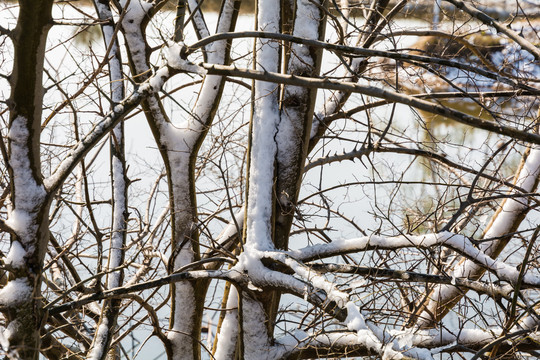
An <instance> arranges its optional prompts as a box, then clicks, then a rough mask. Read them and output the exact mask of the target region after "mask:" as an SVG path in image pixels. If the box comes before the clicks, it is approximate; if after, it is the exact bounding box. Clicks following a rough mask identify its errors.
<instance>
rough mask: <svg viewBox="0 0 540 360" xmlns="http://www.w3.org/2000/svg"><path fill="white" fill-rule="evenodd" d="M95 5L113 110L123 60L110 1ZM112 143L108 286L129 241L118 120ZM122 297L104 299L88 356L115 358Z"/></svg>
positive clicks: (116, 283)
mask: <svg viewBox="0 0 540 360" xmlns="http://www.w3.org/2000/svg"><path fill="white" fill-rule="evenodd" d="M94 5H95V8H96V12H97V14H98V17H99V18H100V20H102V21H104V24H103V25H102V27H101V28H102V31H103V38H104V42H105V47H106V48H109V47H110V48H111V51H110V54H109V57H110V59H109V61H108V66H109V79H110V84H111V85H110V86H111V109H114V107H115V106H116V105H117V104H119V103H120V102H121V101H122V100H123V99H124V96H125V95H124V86H123V75H122V74H123V72H122V59H121V53H120V48H119V44H118V40H117V38H116V37H115V36H114V29H115V26H114V23H110V22H108V21H109V20H110V21H112V19H113V14H112V11H111V9H110V6H109V2H108V1H103V0H95V1H94ZM110 143H111V147H110V149H111V176H112V183H111V186H112V202H113V209H112V226H111V235H110V249H109V256H108V264H107V268H106V270H107V271H108V274H107V289H113V288H117V287H120V286H121V285H122V282H123V277H124V276H123V275H124V274H123V270H122V269H120V266H121V265H122V264H123V262H124V248H125V240H126V230H127V220H128V202H127V199H128V197H127V195H128V189H127V183H128V182H127V174H126V161H125V154H124V125H123V122H121V123H119V124H118V125H116V126H115V128H114V129H113V131H112V133H111V135H110ZM121 303H122V301H121V299H111V300H105V301H104V303H103V305H102V311H101V316H100V319H99V321H98V327H97V331H96V333H95V335H94V340H93V343H92V347H91V349H90V350H89V355H88V358H89V359H95V360H103V359H106V358H107V357H108V356H109V357H110V358H112V359H114V358H116V355H115V352H116V348H113V349H109V347H110V344H111V341H112V337H113V334H114V332H115V330H116V322H117V318H118V315H119V312H120V306H121Z"/></svg>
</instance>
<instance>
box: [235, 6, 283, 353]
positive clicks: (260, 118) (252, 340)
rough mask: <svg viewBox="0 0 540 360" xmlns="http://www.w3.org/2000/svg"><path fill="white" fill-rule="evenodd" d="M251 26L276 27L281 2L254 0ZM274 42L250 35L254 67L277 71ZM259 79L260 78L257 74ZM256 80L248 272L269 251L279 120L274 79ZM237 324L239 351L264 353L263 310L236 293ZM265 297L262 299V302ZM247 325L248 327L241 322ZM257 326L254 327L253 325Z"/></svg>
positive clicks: (244, 265)
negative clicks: (239, 315)
mask: <svg viewBox="0 0 540 360" xmlns="http://www.w3.org/2000/svg"><path fill="white" fill-rule="evenodd" d="M256 6H257V18H256V25H255V26H256V28H257V30H260V31H269V32H274V33H279V32H281V25H280V21H281V18H280V16H281V2H280V1H279V0H258V1H257V3H256ZM280 53H281V46H280V44H279V42H276V41H273V40H266V39H260V38H258V39H256V40H255V43H254V66H255V69H256V70H258V71H271V72H279V71H280V66H279V64H280V57H281V56H280V55H281V54H280ZM262 80H264V79H262ZM262 80H257V81H254V82H253V95H252V109H251V122H250V138H249V149H248V174H247V178H248V187H247V204H246V220H245V245H244V251H243V252H242V254H240V256H239V257H238V260H239V262H238V264H237V265H236V267H237V268H239V269H240V270H241V271H245V272H247V273H249V274H254V275H256V274H262V273H263V272H264V266H263V264H262V263H261V258H260V256H259V255H260V252H261V251H264V250H273V249H274V244H273V240H272V222H273V212H274V209H273V203H274V198H273V197H274V174H275V170H276V165H275V160H276V153H277V144H276V139H275V137H276V134H277V131H278V125H279V120H280V117H279V93H280V87H279V85H277V84H274V83H271V82H266V81H262ZM240 301H241V303H242V307H241V312H242V320H243V324H245V326H243V328H242V332H241V334H240V337H241V345H243V346H241V347H243V348H242V349H241V352H242V354H241V356H243V357H244V358H246V359H254V358H257V357H258V356H260V354H264V353H267V352H268V351H267V350H268V348H269V346H270V334H269V332H268V328H267V326H266V324H267V321H268V319H267V317H266V314H265V309H264V307H263V305H262V303H261V301H260V300H256V299H254V298H252V297H249V295H245V294H242V295H241V300H240ZM265 302H266V301H265ZM248 326H253V328H252V329H247V328H246V327H248ZM255 329H256V330H258V331H256V332H254V330H255Z"/></svg>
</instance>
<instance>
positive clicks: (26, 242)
mask: <svg viewBox="0 0 540 360" xmlns="http://www.w3.org/2000/svg"><path fill="white" fill-rule="evenodd" d="M19 6H20V11H19V18H18V21H17V26H16V28H15V30H14V33H13V40H14V41H13V42H14V50H15V53H14V66H13V71H12V73H11V77H10V84H11V97H10V99H11V101H10V103H9V112H10V117H9V129H8V135H7V138H8V144H7V145H8V162H9V166H10V171H9V175H10V176H9V177H10V188H11V192H10V204H9V207H8V219H7V221H6V224H7V225H8V226H9V227H10V228H11V230H12V233H11V234H12V236H11V248H10V251H9V253H8V255H7V258H6V259H5V263H6V265H7V266H8V271H9V278H8V279H9V281H8V283H7V285H6V286H5V287H4V288H3V289H2V290H0V310H1V311H2V313H3V314H4V317H5V319H6V323H7V327H6V329H5V330H3V334H2V335H3V339H4V340H5V341H4V343H3V344H2V345H6V346H7V347H8V349H7V350H8V353H9V354H11V356H13V357H15V358H21V359H29V360H30V359H36V360H37V359H38V356H39V349H40V331H41V328H42V326H43V325H44V324H43V315H44V314H43V310H42V303H41V300H40V299H41V297H40V295H41V273H42V269H43V259H44V256H45V250H46V247H47V243H48V236H49V222H48V210H49V206H50V198H49V197H48V194H47V193H46V191H45V188H44V186H43V177H42V174H41V162H40V131H41V114H42V100H43V85H42V74H43V62H44V57H45V45H46V41H47V33H48V30H49V28H50V26H51V22H52V20H51V8H52V0H48V1H41V2H39V3H38V4H35V3H34V2H33V1H30V0H26V1H20V2H19Z"/></svg>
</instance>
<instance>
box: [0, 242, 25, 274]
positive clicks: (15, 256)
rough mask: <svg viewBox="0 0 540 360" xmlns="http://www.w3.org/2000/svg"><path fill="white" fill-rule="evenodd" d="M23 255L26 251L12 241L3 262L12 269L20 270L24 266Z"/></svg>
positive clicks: (19, 244)
mask: <svg viewBox="0 0 540 360" xmlns="http://www.w3.org/2000/svg"><path fill="white" fill-rule="evenodd" d="M25 255H26V250H24V248H23V247H22V245H21V243H20V242H18V241H13V242H12V243H11V247H10V249H9V253H8V254H7V256H6V258H5V259H4V262H5V263H6V265H11V266H12V267H14V268H22V267H24V266H25V265H26V263H25V261H24V257H25Z"/></svg>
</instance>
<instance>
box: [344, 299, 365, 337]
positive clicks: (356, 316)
mask: <svg viewBox="0 0 540 360" xmlns="http://www.w3.org/2000/svg"><path fill="white" fill-rule="evenodd" d="M345 323H346V324H347V328H348V329H349V330H354V331H359V330H363V329H367V326H366V321H365V320H364V317H363V316H362V314H360V311H359V310H358V307H357V306H356V305H355V304H354V303H353V302H352V301H349V302H348V303H347V319H345Z"/></svg>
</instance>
